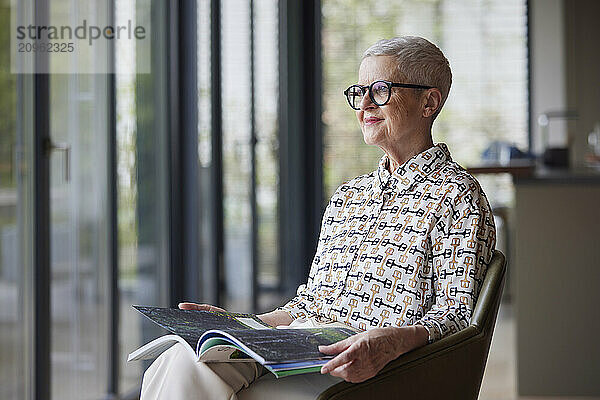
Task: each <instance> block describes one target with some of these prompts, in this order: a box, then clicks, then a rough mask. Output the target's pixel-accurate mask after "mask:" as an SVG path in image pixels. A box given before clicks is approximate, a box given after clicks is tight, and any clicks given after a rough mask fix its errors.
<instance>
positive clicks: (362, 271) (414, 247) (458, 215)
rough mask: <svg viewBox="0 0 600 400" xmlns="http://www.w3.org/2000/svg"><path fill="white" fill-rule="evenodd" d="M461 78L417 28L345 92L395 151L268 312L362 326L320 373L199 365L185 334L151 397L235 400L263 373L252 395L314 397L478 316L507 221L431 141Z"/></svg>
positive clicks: (371, 134)
mask: <svg viewBox="0 0 600 400" xmlns="http://www.w3.org/2000/svg"><path fill="white" fill-rule="evenodd" d="M451 81H452V74H451V71H450V66H449V63H448V60H447V59H446V57H445V56H444V55H443V54H442V52H441V51H440V49H438V48H437V47H436V46H435V45H433V44H432V43H430V42H429V41H427V40H426V39H423V38H419V37H412V36H405V37H399V38H393V39H389V40H380V41H379V42H377V43H375V44H374V45H373V46H371V47H370V48H369V49H367V51H366V52H365V53H364V56H363V59H362V62H361V64H360V69H359V73H358V84H356V85H352V86H350V87H349V88H348V89H346V91H345V92H344V94H345V96H346V98H347V100H348V104H349V105H350V107H352V108H353V109H354V110H355V112H356V117H357V119H358V123H359V125H360V128H361V130H362V134H363V137H364V141H365V143H367V144H370V145H375V146H378V147H379V148H381V150H383V153H384V154H383V156H382V157H381V160H380V161H379V165H378V168H377V169H376V170H375V171H373V172H371V173H368V174H365V175H361V176H359V177H357V178H354V179H352V180H350V181H348V182H345V183H343V184H342V185H341V186H340V187H339V188H338V189H337V190H336V192H335V194H334V195H333V196H332V198H331V200H330V201H329V204H328V206H327V209H326V211H325V215H324V216H323V221H322V225H321V232H320V237H319V242H318V247H317V252H316V255H315V257H314V260H313V263H312V266H311V269H310V274H309V276H308V281H307V282H306V284H304V285H301V286H300V287H299V288H298V290H297V295H296V297H295V298H293V299H292V300H291V301H289V302H288V303H287V304H285V305H284V306H282V307H280V308H278V309H277V310H275V311H272V312H269V313H266V314H262V315H259V318H261V319H262V320H263V321H264V322H266V323H268V324H269V325H272V326H280V325H287V326H290V327H312V326H323V325H325V326H327V325H330V324H334V325H339V324H342V325H343V326H349V327H351V328H354V329H355V330H356V331H357V332H358V333H357V334H356V335H354V336H352V337H350V338H348V339H345V340H343V341H340V342H338V343H335V344H333V345H330V346H321V347H320V348H319V350H320V351H321V352H322V353H324V354H328V355H334V356H335V357H334V358H333V359H331V360H330V361H329V362H327V364H325V365H324V366H323V367H322V369H321V374H306V375H300V376H292V377H287V378H285V379H283V380H279V381H277V382H275V380H274V379H271V378H269V377H267V376H265V377H262V378H260V379H258V378H259V377H260V376H261V375H263V374H264V370H263V369H262V367H261V366H260V365H258V364H256V363H237V364H234V363H231V364H229V363H214V364H204V363H196V362H194V360H193V359H192V358H191V357H190V356H189V355H188V354H187V352H185V351H184V350H183V349H182V347H181V345H175V346H173V347H172V348H171V349H169V350H167V351H166V352H165V353H163V354H162V355H161V356H160V357H159V358H158V359H157V360H156V361H155V362H154V363H153V364H152V365H151V366H150V368H148V370H147V371H146V373H145V375H144V381H143V385H142V397H143V398H145V399H147V398H160V397H163V396H164V397H167V396H168V397H169V398H199V399H236V398H237V394H236V393H237V392H238V391H240V390H241V389H242V388H245V387H248V386H249V385H250V384H251V383H252V382H253V381H255V380H258V381H257V382H256V383H254V384H252V385H251V386H250V387H249V389H247V390H244V391H242V392H241V393H240V397H241V398H243V397H244V396H247V394H248V393H251V394H252V393H253V392H254V396H253V397H254V398H269V397H270V398H280V397H281V396H283V393H285V398H286V399H292V398H298V399H307V398H314V396H315V394H317V393H319V392H320V391H321V390H323V389H324V388H326V387H328V386H330V385H332V384H333V383H335V382H337V381H339V380H342V379H343V380H346V381H349V382H361V381H364V380H366V379H369V378H371V377H373V376H375V375H376V374H377V373H378V372H379V371H380V370H381V369H382V368H383V367H384V366H385V365H386V364H387V363H388V362H390V361H391V360H393V359H395V358H397V357H398V356H399V355H401V354H403V353H405V352H408V351H410V350H412V349H415V348H417V347H419V346H423V345H425V344H426V343H428V342H429V343H431V342H433V341H435V340H438V339H440V338H442V337H444V336H446V335H448V334H450V333H453V332H456V331H459V330H461V329H463V328H465V327H466V326H467V325H468V324H469V321H470V318H471V313H472V309H473V306H474V304H475V301H476V299H477V295H478V293H479V289H480V286H481V282H482V279H483V276H484V275H485V271H486V267H487V265H488V263H489V261H490V259H491V255H492V251H493V249H494V245H495V228H494V222H493V217H492V214H491V211H490V207H489V204H488V201H487V199H486V197H485V195H484V193H483V192H482V190H481V188H480V186H479V184H478V183H477V181H476V180H475V179H474V178H473V177H472V176H470V175H469V174H467V173H466V172H465V171H464V170H463V169H462V168H461V167H460V166H458V165H457V164H456V163H455V162H453V161H452V159H451V157H450V153H449V151H448V149H447V147H446V146H445V145H444V144H436V145H434V143H433V140H432V135H431V128H432V124H433V121H434V120H435V118H436V117H437V115H438V114H439V113H440V111H441V109H442V106H443V105H444V102H445V101H446V98H447V97H448V92H449V90H450V85H451ZM180 307H181V308H184V309H200V310H211V309H218V308H217V307H214V306H210V305H199V304H194V303H182V304H180ZM264 382H267V383H264ZM268 382H271V383H268Z"/></svg>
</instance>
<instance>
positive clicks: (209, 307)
mask: <svg viewBox="0 0 600 400" xmlns="http://www.w3.org/2000/svg"><path fill="white" fill-rule="evenodd" d="M179 308H180V309H182V310H198V311H219V312H227V311H225V310H224V309H222V308H221V307H217V306H212V305H210V304H196V303H179Z"/></svg>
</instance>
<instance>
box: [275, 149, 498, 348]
mask: <svg viewBox="0 0 600 400" xmlns="http://www.w3.org/2000/svg"><path fill="white" fill-rule="evenodd" d="M388 162H389V160H388V157H387V156H386V155H384V156H383V157H382V158H381V160H380V162H379V167H378V169H377V170H376V171H373V172H371V173H369V174H366V175H361V176H359V177H357V178H354V179H352V180H350V181H348V182H345V183H343V184H342V185H341V186H340V187H339V188H338V189H337V190H336V192H335V194H334V195H333V197H332V198H331V200H330V201H329V204H328V205H327V209H326V210H325V215H324V216H323V221H322V225H321V234H320V236H319V242H318V246H317V252H316V254H315V257H314V260H313V262H312V266H311V269H310V274H309V277H308V282H307V283H306V284H303V285H300V286H299V287H298V290H297V295H296V297H294V298H293V299H292V300H290V301H289V302H288V303H287V304H286V305H284V306H283V307H281V308H280V309H282V310H285V311H287V312H288V313H289V314H290V315H291V316H292V318H294V319H296V318H304V319H306V318H309V317H315V318H316V319H317V320H319V321H323V322H327V321H340V322H344V323H345V324H348V325H350V326H351V327H353V328H357V329H359V330H367V329H370V328H374V327H385V326H406V325H415V324H419V325H423V326H424V327H425V328H426V329H427V331H428V332H429V341H430V342H432V341H435V340H438V339H440V338H442V337H444V336H446V335H448V334H450V333H453V332H457V331H459V330H461V329H463V328H465V327H466V326H467V325H468V324H469V321H470V319H471V314H472V310H473V306H474V304H475V301H476V299H477V295H478V294H479V290H480V287H481V283H482V279H483V276H484V275H485V271H486V268H487V265H488V264H489V262H490V259H491V256H492V251H493V249H494V245H495V242H496V232H495V227H494V219H493V216H492V213H491V210H490V206H489V204H488V201H487V198H486V197H485V194H484V193H483V191H482V190H481V187H480V186H479V183H478V182H477V181H476V180H475V178H473V177H472V176H471V175H469V174H468V173H467V172H466V171H465V170H464V169H462V168H461V167H460V166H459V165H458V164H456V163H455V162H454V161H452V158H451V157H450V153H449V151H448V148H447V147H446V145H445V144H437V145H435V146H433V147H431V148H430V149H428V150H426V151H424V152H422V153H420V154H418V155H416V156H414V157H413V158H411V159H410V160H408V161H407V162H406V163H404V164H403V165H401V166H399V167H398V168H397V169H396V170H395V171H393V173H390V172H389V171H388V169H387V165H388Z"/></svg>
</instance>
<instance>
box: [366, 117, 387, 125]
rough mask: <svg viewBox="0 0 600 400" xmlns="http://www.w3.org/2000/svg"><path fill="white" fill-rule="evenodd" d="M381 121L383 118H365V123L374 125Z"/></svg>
mask: <svg viewBox="0 0 600 400" xmlns="http://www.w3.org/2000/svg"><path fill="white" fill-rule="evenodd" d="M381 121H383V119H381V118H375V117H369V118H365V125H373V124H376V123H378V122H381Z"/></svg>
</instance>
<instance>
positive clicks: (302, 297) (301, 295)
mask: <svg viewBox="0 0 600 400" xmlns="http://www.w3.org/2000/svg"><path fill="white" fill-rule="evenodd" d="M331 207H332V202H331V201H330V202H329V204H328V205H327V208H326V209H325V213H324V214H323V219H322V221H321V231H320V233H319V241H318V243H317V252H316V253H315V257H314V258H313V262H312V264H311V267H310V272H309V274H308V281H307V282H306V283H305V284H302V285H300V286H298V289H297V290H296V296H295V297H294V298H292V299H291V300H290V301H288V302H287V303H286V304H284V305H283V306H281V307H279V308H277V310H283V311H286V312H287V313H288V314H289V315H290V317H292V319H297V318H304V319H307V318H309V317H313V316H317V314H318V313H317V312H316V311H314V310H312V309H310V308H309V305H311V304H312V303H313V302H314V300H315V293H314V291H315V290H316V287H315V285H314V279H315V276H316V274H317V271H318V266H319V262H320V260H321V253H322V252H323V251H324V249H325V244H326V242H327V241H328V238H329V236H328V226H329V224H328V222H327V221H328V219H329V217H330V215H331Z"/></svg>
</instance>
